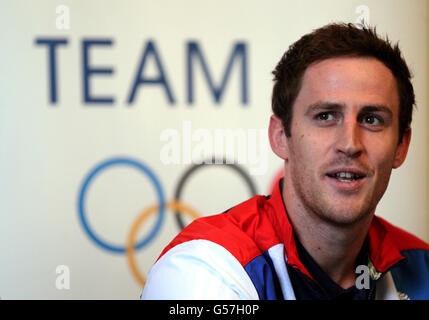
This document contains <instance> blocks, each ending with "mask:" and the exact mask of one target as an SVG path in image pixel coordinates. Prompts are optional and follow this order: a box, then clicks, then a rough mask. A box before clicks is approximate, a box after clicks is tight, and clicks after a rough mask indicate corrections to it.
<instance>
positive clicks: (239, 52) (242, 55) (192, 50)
mask: <svg viewBox="0 0 429 320" xmlns="http://www.w3.org/2000/svg"><path fill="white" fill-rule="evenodd" d="M238 60H239V61H240V62H241V63H240V67H241V73H240V75H241V103H242V104H244V105H245V104H247V103H248V91H247V47H246V44H245V43H243V42H237V43H235V45H234V47H233V50H232V53H231V55H230V57H229V60H228V63H227V65H226V68H225V71H224V73H223V77H222V81H221V83H220V85H215V84H214V82H213V79H212V76H211V73H210V71H209V68H208V66H207V63H206V60H205V59H204V56H203V54H202V52H201V50H200V47H199V45H198V43H197V42H193V41H191V42H188V44H187V85H188V95H187V102H188V103H189V104H193V103H194V62H195V61H198V62H199V63H200V65H201V68H202V70H203V74H204V77H205V79H206V81H207V84H208V86H209V89H210V91H211V93H212V95H213V97H214V100H215V101H216V103H217V104H219V103H220V100H221V98H222V94H223V92H224V91H225V88H226V84H227V82H228V79H229V76H230V74H231V69H232V67H233V65H234V62H235V61H238Z"/></svg>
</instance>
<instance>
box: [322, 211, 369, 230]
mask: <svg viewBox="0 0 429 320" xmlns="http://www.w3.org/2000/svg"><path fill="white" fill-rule="evenodd" d="M371 213H372V210H370V209H369V208H353V207H350V206H349V207H335V208H332V207H331V208H330V209H328V210H323V211H321V212H319V214H318V216H319V217H320V218H321V219H322V220H324V221H325V222H328V223H330V224H333V225H336V226H338V227H351V226H353V225H356V224H358V223H360V222H361V221H363V220H365V218H368V217H369V216H370V215H371Z"/></svg>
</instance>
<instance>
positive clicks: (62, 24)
mask: <svg viewBox="0 0 429 320" xmlns="http://www.w3.org/2000/svg"><path fill="white" fill-rule="evenodd" d="M55 12H56V13H57V14H59V16H58V17H57V19H56V20H55V26H56V27H57V29H58V30H63V29H65V30H69V29H70V9H69V7H67V6H65V5H60V6H57V8H56V10H55Z"/></svg>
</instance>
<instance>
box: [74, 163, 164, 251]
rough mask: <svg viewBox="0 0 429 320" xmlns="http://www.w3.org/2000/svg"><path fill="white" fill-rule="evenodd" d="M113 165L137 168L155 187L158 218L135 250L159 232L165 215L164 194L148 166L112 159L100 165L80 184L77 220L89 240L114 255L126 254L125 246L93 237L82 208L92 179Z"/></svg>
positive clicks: (93, 234)
mask: <svg viewBox="0 0 429 320" xmlns="http://www.w3.org/2000/svg"><path fill="white" fill-rule="evenodd" d="M114 165H129V166H131V167H133V168H137V169H138V170H140V171H142V172H143V173H144V174H146V175H147V176H148V177H149V178H150V180H151V181H152V183H153V184H154V185H155V189H156V193H157V195H158V202H159V209H158V210H159V211H158V218H157V220H156V223H155V227H154V228H153V229H152V231H151V232H150V233H149V235H148V236H146V237H145V238H144V239H143V240H141V241H140V242H139V243H137V244H136V245H135V247H134V248H135V249H141V248H142V247H144V246H145V245H147V244H148V243H149V242H150V241H152V240H153V238H154V237H155V236H156V234H157V233H158V231H159V230H160V228H161V225H162V222H163V219H164V214H165V198H164V194H163V192H162V188H161V184H160V183H159V181H158V179H157V178H156V176H155V175H154V173H153V172H152V171H151V170H150V169H149V168H148V166H146V165H144V164H143V163H141V162H138V161H135V160H132V159H129V158H113V159H109V160H107V161H104V162H102V163H100V164H99V165H97V166H96V167H95V168H94V169H93V170H91V171H90V173H89V174H88V176H87V177H86V178H85V180H84V181H83V184H82V187H81V189H80V193H79V200H78V201H79V203H78V208H79V218H80V221H81V223H82V226H83V228H84V230H85V231H86V233H87V234H88V235H89V237H90V238H91V240H93V241H94V242H95V243H96V244H97V245H98V246H100V247H101V248H103V249H105V250H108V251H112V252H115V253H125V252H126V247H125V246H124V247H122V246H117V245H111V244H109V243H107V242H105V241H102V240H101V239H100V238H99V237H98V236H97V235H95V233H94V232H93V231H92V230H91V228H90V227H89V224H88V222H87V220H86V217H85V216H86V215H85V213H86V211H85V206H84V204H85V195H86V191H87V189H88V186H89V184H90V183H91V181H92V180H93V179H94V177H95V176H96V175H97V174H98V173H100V172H101V171H102V170H104V169H106V168H108V167H111V166H114Z"/></svg>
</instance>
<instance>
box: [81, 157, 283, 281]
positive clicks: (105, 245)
mask: <svg viewBox="0 0 429 320" xmlns="http://www.w3.org/2000/svg"><path fill="white" fill-rule="evenodd" d="M214 160H215V159H211V161H202V162H201V164H194V165H191V166H190V167H189V168H188V169H187V170H186V171H185V173H184V174H183V175H182V176H181V178H180V179H179V182H178V184H177V187H176V190H175V192H174V199H173V200H172V201H168V202H167V201H166V200H165V195H164V191H163V188H162V186H161V183H160V181H159V179H158V178H157V176H156V175H155V173H154V172H153V171H152V170H151V169H150V168H149V166H148V165H147V164H145V163H143V162H141V161H138V160H135V159H131V158H127V157H116V158H111V159H108V160H105V161H103V162H101V163H99V164H98V165H96V166H95V167H94V168H92V169H91V170H90V172H89V173H88V174H87V175H86V177H85V179H84V180H83V182H82V185H81V187H80V191H79V195H78V213H79V220H80V223H81V224H82V227H83V230H84V231H85V233H86V234H87V235H88V236H89V238H90V240H92V241H93V242H94V243H95V244H96V245H97V246H99V247H100V248H102V249H104V250H107V251H110V252H113V253H119V254H125V255H126V257H127V261H128V264H129V266H130V269H131V272H132V274H133V276H134V278H135V279H136V280H137V282H138V283H139V284H140V285H142V286H144V285H145V277H144V276H143V275H142V274H141V273H140V272H139V270H138V267H137V264H136V261H135V257H134V251H135V250H140V249H142V248H143V247H145V246H146V245H148V244H149V243H150V242H151V241H152V240H153V239H154V238H155V237H156V235H157V234H158V232H159V231H160V229H161V226H162V223H163V222H164V217H165V211H166V209H168V210H171V211H173V212H174V214H175V218H176V222H177V224H178V226H179V228H180V230H182V229H184V228H185V223H184V221H183V219H182V216H183V214H184V213H186V214H187V215H188V216H189V217H190V218H192V219H197V218H199V217H200V215H199V214H198V213H197V212H196V211H195V210H194V209H193V208H191V207H190V206H188V205H186V204H184V203H182V202H181V196H182V192H183V188H184V186H185V183H186V182H187V181H188V179H189V178H190V177H191V175H192V174H194V173H195V172H196V171H198V170H200V169H202V168H204V167H206V166H223V167H226V168H230V169H232V170H233V171H235V172H236V173H237V174H238V175H240V176H241V177H242V178H243V180H244V181H245V182H246V184H247V186H248V190H249V193H250V196H254V195H256V194H257V189H256V187H255V184H254V183H253V180H252V178H251V177H250V175H248V174H247V172H246V171H245V170H244V169H243V168H242V167H241V166H239V165H238V164H234V163H230V162H228V161H227V159H225V158H224V159H222V162H220V161H214ZM115 166H128V167H131V168H133V169H136V170H137V171H139V172H140V173H142V174H143V175H145V176H146V177H147V178H149V180H150V181H151V182H152V184H153V186H154V188H155V191H156V195H157V200H158V204H154V205H151V206H149V207H147V208H146V209H144V210H142V211H141V212H140V214H139V215H138V216H137V218H136V219H135V221H134V222H133V224H132V226H131V229H130V231H129V233H128V236H127V241H126V245H125V246H120V245H116V244H112V243H109V242H107V241H106V240H102V238H101V237H100V236H99V235H97V234H96V233H95V232H94V231H93V229H92V228H91V227H90V225H89V223H88V220H87V211H86V207H85V203H86V198H87V194H88V190H89V188H90V186H91V184H92V183H93V181H94V179H95V178H96V177H97V176H99V175H100V174H101V173H102V172H105V171H106V170H108V169H110V168H112V167H115ZM282 176H283V170H282V169H281V170H279V171H278V172H277V174H276V175H275V176H274V178H273V179H272V180H271V183H270V190H269V193H271V192H272V190H273V189H274V186H275V185H276V183H277V181H278V180H279V179H280V178H281V177H282ZM155 212H157V213H158V215H157V218H156V221H155V225H154V227H153V228H152V230H151V231H150V232H149V234H148V235H147V236H145V237H144V238H143V239H141V240H139V241H138V242H136V237H137V233H138V230H139V228H140V227H141V225H142V224H143V222H144V221H145V220H146V219H147V218H149V217H150V216H151V215H152V214H154V213H155Z"/></svg>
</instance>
